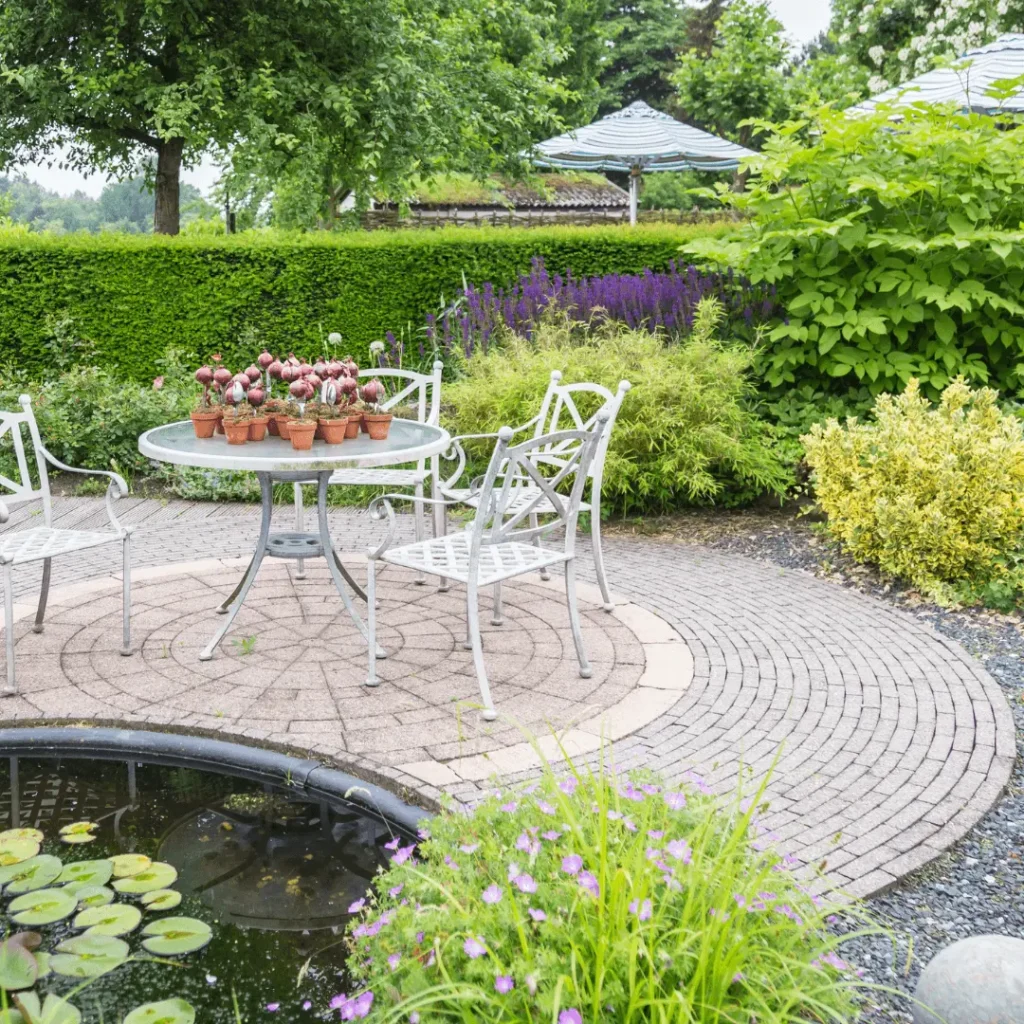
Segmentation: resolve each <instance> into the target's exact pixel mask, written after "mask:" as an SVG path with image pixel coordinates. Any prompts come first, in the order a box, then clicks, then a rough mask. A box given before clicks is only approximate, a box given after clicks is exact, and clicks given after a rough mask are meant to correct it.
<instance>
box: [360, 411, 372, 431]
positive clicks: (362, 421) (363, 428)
mask: <svg viewBox="0 0 1024 1024" xmlns="http://www.w3.org/2000/svg"><path fill="white" fill-rule="evenodd" d="M359 429H360V430H361V431H362V432H363V433H364V434H368V433H369V432H370V428H369V427H368V426H367V425H366V413H365V412H364V413H363V414H362V416H360V417H359Z"/></svg>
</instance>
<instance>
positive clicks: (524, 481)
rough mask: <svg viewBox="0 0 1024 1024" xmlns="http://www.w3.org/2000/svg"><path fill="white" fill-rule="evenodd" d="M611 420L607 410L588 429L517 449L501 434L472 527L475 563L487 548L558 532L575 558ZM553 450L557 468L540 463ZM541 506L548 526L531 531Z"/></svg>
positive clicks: (551, 436)
mask: <svg viewBox="0 0 1024 1024" xmlns="http://www.w3.org/2000/svg"><path fill="white" fill-rule="evenodd" d="M609 415H610V414H609V412H608V411H607V410H606V409H603V408H602V409H600V410H598V412H597V413H596V414H595V415H594V417H593V420H592V422H591V424H590V425H589V426H586V427H582V428H580V429H576V430H560V431H558V432H557V433H554V434H541V435H540V436H539V437H533V438H530V439H529V440H528V441H523V442H521V443H520V444H517V445H510V441H511V440H512V436H513V431H512V429H511V428H510V427H502V428H501V430H499V431H498V441H497V443H496V444H495V446H494V452H493V454H492V455H491V461H490V464H489V465H488V467H487V473H486V475H485V476H484V479H483V484H482V486H481V488H480V494H481V499H480V504H479V506H478V508H477V514H476V517H475V518H474V520H473V522H472V524H471V525H470V527H469V529H470V531H471V543H470V557H471V559H472V557H473V553H474V552H478V551H479V549H480V547H481V546H483V545H484V544H499V543H502V542H505V541H512V540H515V541H520V542H524V543H525V542H529V541H532V540H533V539H534V538H535V537H537V536H540V535H541V534H546V533H550V532H551V531H552V530H554V529H555V528H556V527H558V526H562V527H564V529H565V550H566V551H567V552H569V553H571V552H572V550H573V548H574V546H575V540H576V520H577V518H578V517H579V511H580V502H581V500H582V498H583V489H584V487H585V486H586V484H587V476H588V473H589V471H590V465H591V463H592V462H593V460H594V456H595V455H596V453H597V449H598V446H599V445H600V444H601V438H602V436H603V434H604V431H605V429H606V425H607V422H608V418H609ZM552 445H555V446H557V450H558V452H559V463H558V465H557V466H556V465H553V464H551V463H543V462H541V461H539V460H538V458H537V454H538V453H539V452H543V451H545V450H546V449H548V448H549V447H550V446H552ZM570 483H571V487H569V486H568V485H569V484H570ZM567 489H568V493H565V491H566V490H567ZM542 505H543V506H544V517H545V522H544V524H543V525H541V526H535V527H534V526H529V525H526V524H529V523H530V521H531V519H532V517H533V516H534V515H535V514H536V512H537V509H538V508H539V507H540V506H542Z"/></svg>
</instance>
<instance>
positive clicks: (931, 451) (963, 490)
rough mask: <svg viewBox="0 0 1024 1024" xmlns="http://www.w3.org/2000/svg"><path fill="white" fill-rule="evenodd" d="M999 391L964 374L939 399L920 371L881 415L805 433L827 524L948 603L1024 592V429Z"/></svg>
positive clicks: (867, 557) (880, 405) (867, 555)
mask: <svg viewBox="0 0 1024 1024" xmlns="http://www.w3.org/2000/svg"><path fill="white" fill-rule="evenodd" d="M996 397H997V396H996V393H995V391H993V390H992V389H990V388H979V389H977V390H973V391H972V390H971V388H970V387H968V386H967V384H966V383H964V381H963V380H956V381H954V382H953V383H952V384H950V385H949V387H947V388H946V389H945V391H944V392H943V393H942V398H941V401H940V402H939V405H938V407H937V408H935V407H933V406H932V405H931V404H930V403H929V402H928V401H927V399H925V398H924V397H923V396H922V394H921V391H920V388H919V386H918V383H917V381H916V380H913V379H912V380H911V381H910V383H909V384H908V385H907V388H906V390H905V391H904V392H903V393H902V394H901V395H898V396H895V397H893V396H892V395H881V396H879V398H878V400H877V402H876V403H875V408H874V422H873V423H862V422H859V421H858V420H856V419H850V420H848V421H847V423H846V425H845V426H841V425H840V424H839V422H838V421H837V420H834V419H833V420H829V422H828V423H827V424H826V425H824V426H821V425H818V426H815V427H814V428H813V429H812V430H811V432H810V434H808V435H807V436H806V437H804V439H803V440H804V443H805V444H806V447H807V461H808V463H809V464H810V466H811V469H812V471H813V482H814V488H815V493H816V496H817V501H818V505H819V506H820V507H821V508H822V510H823V511H825V512H826V513H827V514H828V529H829V531H830V532H831V533H832V535H833V536H835V537H837V538H838V539H839V540H841V541H842V542H843V543H844V544H845V545H846V546H847V548H848V549H849V551H850V553H851V554H853V555H854V557H856V558H858V559H861V560H863V561H868V562H873V563H874V564H876V565H878V566H879V567H880V568H881V569H882V570H883V571H884V572H886V573H888V574H890V575H892V576H896V577H899V578H901V579H905V580H909V581H910V582H911V583H913V584H914V585H915V586H916V587H918V588H919V589H920V590H921V591H923V592H924V593H926V594H928V595H929V596H931V597H933V598H936V599H938V600H940V601H943V602H948V601H956V600H967V601H971V600H976V599H982V600H986V601H988V602H989V603H993V604H996V605H997V606H1010V605H1012V604H1014V602H1015V601H1016V599H1017V597H1018V596H1019V595H1020V594H1021V592H1022V590H1024V546H1022V541H1024V534H1022V531H1024V435H1022V432H1021V425H1020V422H1019V421H1018V420H1017V419H1015V418H1014V417H1013V416H1011V415H1008V414H1006V413H1004V412H1002V411H1001V410H1000V409H999V407H998V405H997V404H996Z"/></svg>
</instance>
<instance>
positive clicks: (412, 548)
mask: <svg viewBox="0 0 1024 1024" xmlns="http://www.w3.org/2000/svg"><path fill="white" fill-rule="evenodd" d="M568 557H571V556H568V555H566V553H565V552H564V551H549V550H547V549H546V548H541V547H536V546H535V545H533V544H523V543H520V542H518V541H504V542H502V543H500V544H484V545H482V546H481V548H480V563H479V567H478V569H477V584H478V585H479V586H481V587H486V586H490V585H491V584H492V583H498V582H500V581H501V580H507V579H510V578H511V577H513V576H520V575H522V574H523V573H526V572H531V571H534V570H537V569H542V568H545V567H547V566H549V565H557V564H558V563H559V562H564V561H565V560H566V559H567V558H568ZM381 560H382V561H384V562H391V563H392V564H393V565H403V566H405V567H406V568H407V569H416V570H418V571H419V572H424V573H428V574H429V575H432V576H444V577H445V578H446V579H450V580H456V581H457V582H459V583H468V582H469V534H468V533H453V534H449V535H447V536H444V537H435V538H433V539H432V540H425V541H418V542H416V543H413V544H405V545H403V546H402V547H398V548H392V549H391V550H390V551H386V552H385V553H384V554H383V555H382V556H381Z"/></svg>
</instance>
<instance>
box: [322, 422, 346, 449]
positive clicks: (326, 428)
mask: <svg viewBox="0 0 1024 1024" xmlns="http://www.w3.org/2000/svg"><path fill="white" fill-rule="evenodd" d="M347 427H348V419H347V418H346V419H341V420H320V436H321V437H322V438H323V439H324V440H325V441H326V442H327V443H328V444H341V442H342V441H344V440H345V431H346V429H347Z"/></svg>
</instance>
